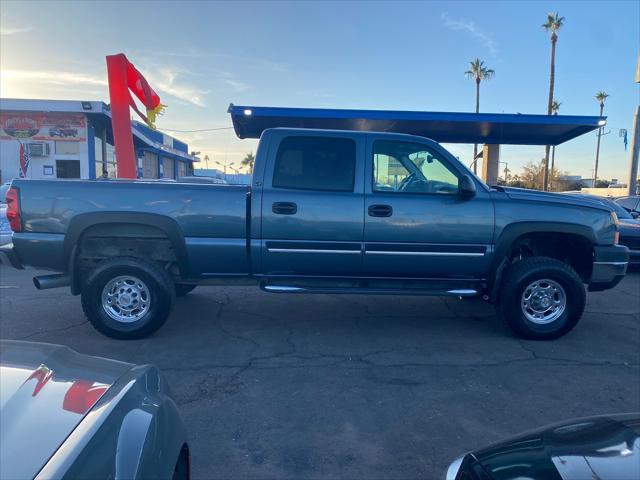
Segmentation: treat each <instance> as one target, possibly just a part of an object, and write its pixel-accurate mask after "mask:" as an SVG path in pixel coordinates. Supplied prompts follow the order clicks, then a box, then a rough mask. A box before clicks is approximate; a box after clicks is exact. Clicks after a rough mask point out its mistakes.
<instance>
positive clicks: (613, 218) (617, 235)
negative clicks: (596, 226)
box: [611, 212, 620, 245]
mask: <svg viewBox="0 0 640 480" xmlns="http://www.w3.org/2000/svg"><path fill="white" fill-rule="evenodd" d="M611 221H612V222H613V224H614V225H615V226H616V232H615V233H614V234H613V244H614V245H618V243H620V220H618V215H617V214H616V212H611Z"/></svg>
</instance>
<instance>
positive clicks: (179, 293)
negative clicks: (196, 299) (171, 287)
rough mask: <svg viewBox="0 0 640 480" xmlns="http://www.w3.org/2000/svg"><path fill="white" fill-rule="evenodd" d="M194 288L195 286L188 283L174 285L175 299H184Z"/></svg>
mask: <svg viewBox="0 0 640 480" xmlns="http://www.w3.org/2000/svg"><path fill="white" fill-rule="evenodd" d="M196 287H197V285H189V284H188V283H176V297H184V296H185V295H187V294H188V293H190V292H192V291H193V289H194V288H196Z"/></svg>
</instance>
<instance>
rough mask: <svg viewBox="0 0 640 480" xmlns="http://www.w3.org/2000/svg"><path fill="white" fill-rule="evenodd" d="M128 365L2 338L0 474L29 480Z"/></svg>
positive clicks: (62, 348) (129, 367) (52, 347)
mask: <svg viewBox="0 0 640 480" xmlns="http://www.w3.org/2000/svg"><path fill="white" fill-rule="evenodd" d="M132 367H133V365H131V364H128V363H122V362H116V361H114V360H107V359H103V358H97V357H90V356H87V355H81V354H79V353H77V352H74V351H73V350H71V349H70V348H67V347H62V346H58V345H50V344H43V343H31V342H17V341H7V340H3V341H0V417H1V418H2V422H0V478H33V477H34V476H35V475H36V474H37V473H38V472H39V471H40V469H41V468H42V467H43V466H44V464H45V463H46V462H47V460H48V459H49V458H50V457H51V455H53V453H55V451H56V450H57V449H58V447H59V446H60V445H61V444H62V443H63V442H64V440H65V439H66V438H67V436H68V435H69V434H70V433H71V432H72V431H73V429H74V428H75V427H76V426H77V425H78V424H79V423H80V422H81V421H82V419H83V418H84V416H85V415H86V414H87V412H88V411H89V410H90V409H91V408H92V407H93V406H94V405H95V403H96V402H97V401H98V400H99V399H100V397H101V396H102V395H103V394H104V393H105V392H106V391H107V390H108V389H109V388H110V387H111V385H113V383H114V382H115V381H116V380H117V379H118V378H119V377H120V376H122V375H123V374H124V373H126V372H127V371H129V370H130V369H131V368H132Z"/></svg>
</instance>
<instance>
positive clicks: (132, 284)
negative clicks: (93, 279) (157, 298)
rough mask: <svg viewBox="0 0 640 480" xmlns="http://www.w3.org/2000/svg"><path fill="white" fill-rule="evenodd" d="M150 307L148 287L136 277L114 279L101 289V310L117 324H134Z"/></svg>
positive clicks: (125, 276)
mask: <svg viewBox="0 0 640 480" xmlns="http://www.w3.org/2000/svg"><path fill="white" fill-rule="evenodd" d="M150 307H151V293H150V292H149V287H147V285H146V284H145V283H144V282H143V281H142V280H140V279H139V278H137V277H133V276H131V275H122V276H120V277H115V278H114V279H112V280H111V281H110V282H109V283H107V284H106V285H105V286H104V288H103V289H102V308H103V309H104V311H105V312H106V313H107V315H109V316H110V317H111V318H113V319H114V320H115V321H117V322H122V323H132V322H136V321H138V320H140V319H141V318H142V317H144V315H145V314H146V313H147V312H148V311H149V308H150Z"/></svg>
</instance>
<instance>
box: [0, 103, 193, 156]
mask: <svg viewBox="0 0 640 480" xmlns="http://www.w3.org/2000/svg"><path fill="white" fill-rule="evenodd" d="M0 110H4V111H12V112H57V113H84V114H87V115H90V116H100V117H103V120H104V122H103V123H104V124H105V125H107V127H108V128H109V129H111V110H110V108H109V105H107V104H106V103H104V102H100V101H84V100H44V99H42V100H41V99H23V98H0ZM131 131H132V133H133V135H134V137H135V138H136V139H137V140H138V141H139V143H140V144H141V145H142V148H143V149H144V148H148V149H151V150H155V151H158V152H159V153H160V154H165V155H167V156H173V157H179V158H182V159H185V160H189V161H192V162H197V161H199V159H198V158H197V157H196V156H194V155H190V154H189V149H188V146H187V144H186V143H184V142H182V141H180V140H178V139H177V138H174V137H172V136H171V135H167V134H166V133H162V132H159V131H158V130H153V129H151V128H149V127H148V126H147V125H145V124H144V123H142V122H137V121H133V122H132V130H131Z"/></svg>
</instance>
